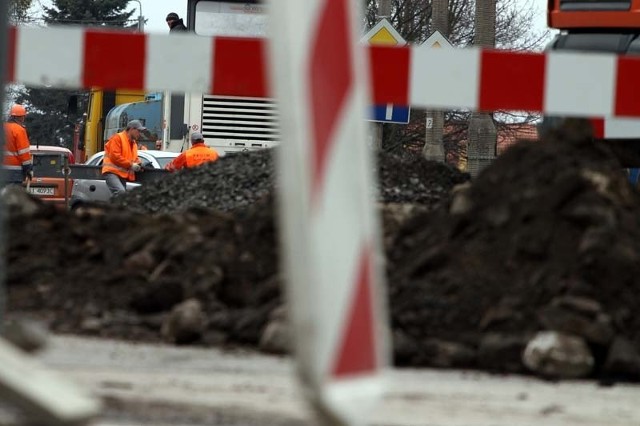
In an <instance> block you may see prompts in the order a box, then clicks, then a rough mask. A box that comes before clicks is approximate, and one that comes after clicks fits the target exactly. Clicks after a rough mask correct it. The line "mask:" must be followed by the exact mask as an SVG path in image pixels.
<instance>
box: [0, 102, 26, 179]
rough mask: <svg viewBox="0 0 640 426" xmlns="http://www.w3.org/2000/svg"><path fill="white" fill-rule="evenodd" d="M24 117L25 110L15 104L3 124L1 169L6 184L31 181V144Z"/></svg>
mask: <svg viewBox="0 0 640 426" xmlns="http://www.w3.org/2000/svg"><path fill="white" fill-rule="evenodd" d="M26 117H27V110H26V108H25V107H24V106H22V105H19V104H15V105H13V106H12V107H11V111H10V112H9V120H8V121H7V122H6V123H5V124H4V134H5V147H4V165H3V168H4V169H5V170H6V171H7V180H6V182H7V183H26V182H27V181H29V182H30V181H31V180H32V179H33V160H32V158H31V144H30V143H29V136H27V129H26V128H25V125H24V120H25V118H26Z"/></svg>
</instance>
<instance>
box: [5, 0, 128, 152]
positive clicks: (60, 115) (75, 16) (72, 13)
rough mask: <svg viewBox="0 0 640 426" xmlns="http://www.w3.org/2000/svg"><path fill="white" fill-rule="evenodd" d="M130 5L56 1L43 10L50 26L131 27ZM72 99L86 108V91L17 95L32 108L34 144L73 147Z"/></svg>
mask: <svg viewBox="0 0 640 426" xmlns="http://www.w3.org/2000/svg"><path fill="white" fill-rule="evenodd" d="M16 1H19V2H21V1H26V0H16ZM128 3H129V0H53V2H52V7H44V8H43V9H44V14H43V19H44V22H45V23H47V24H59V25H84V26H91V27H130V26H131V25H132V23H134V22H135V20H132V19H131V16H132V15H133V13H134V12H133V11H131V12H127V11H126V10H125V9H126V7H127V5H128ZM115 59H117V58H114V60H115ZM72 95H77V96H78V99H79V100H80V103H81V106H82V105H84V104H86V102H87V99H88V93H87V92H86V91H80V92H78V91H69V90H63V89H56V88H40V87H37V88H36V87H30V88H27V90H26V91H25V92H24V93H22V94H18V95H17V97H16V98H15V100H16V102H19V103H23V104H25V105H27V106H28V108H29V114H28V115H27V119H26V125H27V129H28V130H29V137H30V139H31V143H32V144H36V143H38V144H42V145H64V146H66V147H68V148H71V147H72V140H73V130H74V126H75V120H76V119H77V118H78V117H75V116H74V115H73V114H70V112H69V111H68V103H69V99H71V96H72Z"/></svg>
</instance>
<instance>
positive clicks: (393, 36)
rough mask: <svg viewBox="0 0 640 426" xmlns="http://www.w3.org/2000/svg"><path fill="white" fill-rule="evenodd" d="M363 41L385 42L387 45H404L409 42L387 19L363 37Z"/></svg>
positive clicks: (371, 42) (370, 42)
mask: <svg viewBox="0 0 640 426" xmlns="http://www.w3.org/2000/svg"><path fill="white" fill-rule="evenodd" d="M362 42H364V43H368V44H383V45H387V46H404V45H405V44H407V42H406V41H405V39H403V38H402V36H401V35H400V33H398V31H396V29H395V28H393V26H392V25H391V24H390V23H389V21H387V20H386V19H382V20H381V21H380V22H378V23H377V24H376V25H375V26H374V27H373V28H371V29H370V30H369V32H367V33H366V34H365V35H364V37H362Z"/></svg>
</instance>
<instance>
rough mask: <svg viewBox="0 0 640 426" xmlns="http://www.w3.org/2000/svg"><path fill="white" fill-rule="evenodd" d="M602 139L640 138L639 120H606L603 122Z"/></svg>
mask: <svg viewBox="0 0 640 426" xmlns="http://www.w3.org/2000/svg"><path fill="white" fill-rule="evenodd" d="M604 137H605V138H612V139H637V138H638V137H640V119H637V118H607V119H605V121H604Z"/></svg>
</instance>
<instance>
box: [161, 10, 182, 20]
mask: <svg viewBox="0 0 640 426" xmlns="http://www.w3.org/2000/svg"><path fill="white" fill-rule="evenodd" d="M178 19H180V17H179V16H178V14H177V13H175V12H171V13H170V14H168V15H167V18H166V19H165V21H177V20H178Z"/></svg>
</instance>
